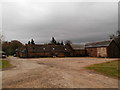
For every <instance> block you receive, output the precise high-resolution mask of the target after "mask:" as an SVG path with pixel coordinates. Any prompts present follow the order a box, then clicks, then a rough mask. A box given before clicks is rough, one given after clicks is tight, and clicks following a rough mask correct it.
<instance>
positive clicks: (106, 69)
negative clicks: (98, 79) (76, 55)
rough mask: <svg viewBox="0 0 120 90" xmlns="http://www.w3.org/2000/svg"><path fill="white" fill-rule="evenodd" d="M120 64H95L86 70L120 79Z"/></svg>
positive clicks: (111, 62) (115, 62)
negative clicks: (119, 65)
mask: <svg viewBox="0 0 120 90" xmlns="http://www.w3.org/2000/svg"><path fill="white" fill-rule="evenodd" d="M119 63H120V61H110V62H106V63H101V64H94V65H91V66H88V67H86V68H87V69H90V70H94V71H97V72H99V73H101V74H103V75H107V76H111V77H116V78H119V79H120V67H118V64H119Z"/></svg>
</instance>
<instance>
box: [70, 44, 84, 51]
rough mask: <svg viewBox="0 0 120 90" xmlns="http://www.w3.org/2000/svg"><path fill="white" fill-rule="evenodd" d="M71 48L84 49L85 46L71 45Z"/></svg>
mask: <svg viewBox="0 0 120 90" xmlns="http://www.w3.org/2000/svg"><path fill="white" fill-rule="evenodd" d="M71 47H72V48H73V49H74V50H80V49H85V44H71Z"/></svg>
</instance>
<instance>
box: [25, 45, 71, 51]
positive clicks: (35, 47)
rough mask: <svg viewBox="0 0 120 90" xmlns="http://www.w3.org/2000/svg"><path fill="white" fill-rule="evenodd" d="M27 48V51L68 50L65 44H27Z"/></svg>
mask: <svg viewBox="0 0 120 90" xmlns="http://www.w3.org/2000/svg"><path fill="white" fill-rule="evenodd" d="M27 48H28V50H29V52H49V51H59V52H63V51H64V52H66V51H69V48H68V47H67V46H65V45H27Z"/></svg>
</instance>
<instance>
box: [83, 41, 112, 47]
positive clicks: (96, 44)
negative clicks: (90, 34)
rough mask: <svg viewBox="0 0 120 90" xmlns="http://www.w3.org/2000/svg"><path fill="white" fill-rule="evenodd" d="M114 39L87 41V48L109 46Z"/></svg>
mask: <svg viewBox="0 0 120 90" xmlns="http://www.w3.org/2000/svg"><path fill="white" fill-rule="evenodd" d="M111 41H112V40H106V41H99V42H92V43H87V44H86V45H85V47H86V48H90V47H107V46H109V44H110V43H111Z"/></svg>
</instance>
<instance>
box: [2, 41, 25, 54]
mask: <svg viewBox="0 0 120 90" xmlns="http://www.w3.org/2000/svg"><path fill="white" fill-rule="evenodd" d="M22 46H23V44H22V43H21V42H20V41H17V40H13V41H11V42H7V41H6V42H5V41H4V42H3V43H2V50H3V51H4V52H6V54H7V55H14V54H15V53H16V49H18V48H20V47H22Z"/></svg>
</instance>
